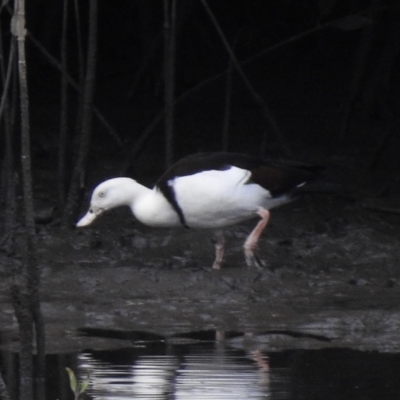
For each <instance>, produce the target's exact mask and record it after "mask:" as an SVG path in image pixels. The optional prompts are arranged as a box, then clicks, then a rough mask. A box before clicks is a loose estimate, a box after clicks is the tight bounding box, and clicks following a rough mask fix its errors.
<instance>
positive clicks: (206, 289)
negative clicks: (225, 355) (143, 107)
mask: <svg viewBox="0 0 400 400" xmlns="http://www.w3.org/2000/svg"><path fill="white" fill-rule="evenodd" d="M382 210H385V209H384V208H383V207H379V211H378V208H376V207H370V206H366V203H365V201H361V200H358V201H355V200H352V199H349V198H343V197H340V196H333V195H328V194H319V195H311V194H310V195H306V196H304V197H303V198H302V199H300V200H297V201H295V202H293V203H291V204H288V205H286V206H284V207H281V208H280V209H277V210H274V212H273V213H272V218H271V222H270V226H269V228H268V229H267V230H266V231H265V233H264V235H263V237H262V239H261V241H260V245H259V248H258V255H259V257H260V258H261V259H262V260H264V261H265V263H266V265H265V267H264V268H263V269H262V270H257V269H252V268H249V267H247V266H246V265H245V262H244V256H243V252H242V245H243V242H244V240H245V238H246V235H247V234H248V232H249V231H250V230H251V229H252V227H253V226H254V224H255V223H256V220H254V221H249V222H248V223H246V224H243V225H238V226H235V227H233V228H231V229H229V230H227V253H226V262H225V264H224V266H223V268H222V269H221V270H220V271H216V270H212V268H211V265H212V262H213V257H214V244H213V240H214V239H213V235H212V232H210V231H196V230H193V231H192V230H187V229H182V230H172V229H171V230H170V229H167V230H163V229H152V228H148V227H144V226H143V225H141V224H139V223H138V222H137V221H135V220H134V218H133V217H132V216H131V215H130V212H129V210H128V209H119V210H115V211H111V212H109V213H108V214H106V215H104V216H103V217H102V218H101V219H99V221H97V222H96V223H95V224H93V226H90V227H88V228H85V229H76V230H73V231H70V232H65V231H63V230H61V228H59V227H58V226H57V225H52V224H48V225H39V227H38V235H39V244H38V249H37V250H38V257H39V263H40V269H41V278H42V283H41V301H42V311H43V314H44V318H45V322H46V334H47V351H48V352H50V353H61V352H71V351H78V350H80V349H82V348H85V347H87V348H93V349H102V348H110V347H114V346H115V347H120V346H121V344H122V342H123V340H122V341H121V339H119V338H118V337H117V338H114V339H110V338H101V337H98V338H94V337H88V336H85V335H82V334H79V330H80V329H82V328H84V329H87V328H93V329H112V330H116V331H127V332H130V331H132V332H133V331H135V332H136V331H143V332H150V333H154V334H157V335H162V336H167V337H168V336H172V335H177V334H182V333H184V332H191V331H199V330H216V331H238V332H252V333H263V332H267V334H266V335H261V336H258V338H257V340H261V342H260V343H258V344H257V346H258V347H260V346H261V347H262V346H266V347H268V348H269V349H286V348H296V347H297V348H299V347H301V348H321V347H349V348H354V349H360V350H379V351H389V352H397V351H398V350H400V336H399V334H398V332H399V329H400V302H399V299H400V265H399V264H400V262H399V260H400V247H399V242H400V241H399V239H400V229H399V227H400V215H398V214H396V213H392V212H384V211H382ZM386 211H387V210H386ZM0 272H1V276H2V279H1V283H0V304H1V306H0V326H1V330H2V332H1V333H2V334H3V335H2V337H3V339H2V343H1V345H2V347H3V349H16V348H17V347H18V333H17V323H16V320H15V317H14V312H13V309H12V306H11V303H10V299H9V293H8V287H9V285H10V278H9V277H8V274H7V270H6V267H5V265H3V267H1V271H0ZM274 332H275V333H274ZM318 337H323V338H324V339H325V340H318V339H316V338H318ZM259 338H262V339H259Z"/></svg>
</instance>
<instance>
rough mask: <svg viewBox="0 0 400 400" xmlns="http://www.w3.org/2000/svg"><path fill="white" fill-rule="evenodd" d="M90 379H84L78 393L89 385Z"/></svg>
mask: <svg viewBox="0 0 400 400" xmlns="http://www.w3.org/2000/svg"><path fill="white" fill-rule="evenodd" d="M89 383H90V380H89V379H85V380H84V381H83V382H82V383H81V384H80V388H79V393H83V392H84V391H85V390H86V389H87V388H88V386H89Z"/></svg>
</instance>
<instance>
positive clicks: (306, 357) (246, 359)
mask: <svg viewBox="0 0 400 400" xmlns="http://www.w3.org/2000/svg"><path fill="white" fill-rule="evenodd" d="M271 332H272V331H271ZM271 332H270V333H268V334H265V333H264V334H263V335H252V336H249V335H243V334H237V333H231V334H227V335H225V340H221V339H222V338H223V337H222V335H221V334H219V335H218V337H217V338H216V336H215V332H200V333H191V334H187V335H182V336H179V337H172V338H171V337H169V338H162V337H160V336H154V335H153V336H151V335H146V334H145V333H143V332H140V333H138V332H121V331H119V332H114V331H110V332H105V331H98V332H94V331H88V332H87V333H88V334H94V333H96V334H97V335H103V337H105V336H106V335H109V336H114V337H117V336H118V337H119V338H124V342H121V343H125V344H126V348H119V349H117V350H103V351H84V352H81V353H78V354H64V355H55V354H54V355H48V356H47V357H46V367H47V370H46V391H47V393H46V399H49V400H50V399H52V400H54V399H60V400H63V399H65V400H66V399H70V398H72V397H71V396H72V393H71V390H70V387H69V382H68V378H67V374H66V372H65V367H70V368H72V369H73V370H74V371H75V372H76V373H77V375H78V377H79V378H80V379H84V378H85V377H86V375H87V372H88V371H89V370H90V371H91V385H90V387H89V391H88V394H89V396H86V397H85V398H88V399H96V400H100V399H102V400H106V399H107V400H111V399H113V400H116V399H119V400H124V399H141V400H146V399H152V400H157V399H159V400H169V399H176V400H187V399H188V400H196V399H201V400H220V399H221V400H225V399H238V400H239V399H240V400H243V399H250V400H252V399H265V398H267V397H268V398H269V399H273V400H277V399H278V400H285V399H291V400H299V399H324V400H331V399H332V400H348V399H353V400H358V399H360V400H369V399H371V400H375V399H376V400H378V399H379V400H389V399H390V400H391V399H396V400H397V399H398V398H399V393H400V379H399V378H398V377H399V373H400V352H399V353H398V354H389V353H379V352H376V351H369V352H367V351H365V352H363V351H355V350H351V349H340V348H323V349H319V350H315V349H314V350H308V349H305V348H303V349H299V348H297V349H291V350H285V351H271V350H268V348H269V347H270V348H272V343H271V340H272V339H271V338H274V340H275V341H276V340H279V341H280V343H281V341H282V340H284V337H283V336H290V337H295V338H296V340H299V341H300V343H305V342H304V337H303V336H304V335H298V334H296V333H293V332H289V333H287V332H285V333H284V335H282V334H281V333H280V332H278V331H274V332H273V333H271ZM278 336H279V337H278ZM312 340H319V341H321V340H323V338H319V337H313V338H312ZM325 343H326V345H328V346H330V345H331V343H330V342H325ZM308 345H309V343H308ZM18 362H19V361H18V354H17V353H11V352H0V371H1V373H2V376H3V379H4V382H5V383H6V385H7V387H8V389H9V391H10V394H11V397H12V399H13V400H17V399H18V396H19V394H20V393H19V388H18V386H17V385H18V381H19V380H18ZM0 398H1V396H0ZM36 400H43V398H42V397H41V398H39V397H36Z"/></svg>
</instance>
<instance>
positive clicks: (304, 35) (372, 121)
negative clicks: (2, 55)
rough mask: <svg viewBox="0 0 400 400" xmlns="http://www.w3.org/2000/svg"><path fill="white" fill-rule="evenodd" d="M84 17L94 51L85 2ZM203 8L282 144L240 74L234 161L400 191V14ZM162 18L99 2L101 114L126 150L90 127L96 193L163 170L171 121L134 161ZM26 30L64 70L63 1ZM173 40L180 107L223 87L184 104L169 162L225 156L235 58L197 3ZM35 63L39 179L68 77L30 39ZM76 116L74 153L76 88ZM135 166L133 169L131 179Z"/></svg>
mask: <svg viewBox="0 0 400 400" xmlns="http://www.w3.org/2000/svg"><path fill="white" fill-rule="evenodd" d="M70 3H71V2H70ZM79 4H80V7H81V27H82V30H83V37H84V41H86V36H87V29H88V12H89V11H88V8H89V2H88V1H79ZM209 6H210V8H211V9H212V11H213V13H214V15H215V17H216V19H217V20H218V23H219V25H220V27H221V29H222V30H223V32H224V34H225V35H226V38H227V40H228V41H229V43H230V45H231V46H232V47H233V48H234V52H235V54H236V56H237V58H238V60H239V61H240V62H241V63H242V67H243V70H244V72H245V74H246V76H247V78H248V79H249V81H250V82H251V84H252V86H253V88H254V89H255V91H256V92H257V93H258V94H259V95H260V96H261V97H262V99H263V100H264V101H265V104H266V105H267V106H268V108H269V110H270V112H271V114H272V115H273V117H274V118H275V120H276V122H277V126H278V127H279V131H280V135H281V138H282V140H281V141H279V140H277V133H276V131H275V130H274V129H273V127H272V126H271V124H270V123H269V121H267V120H266V119H265V117H264V114H263V112H262V110H261V109H260V107H259V105H258V104H257V103H256V101H255V100H254V98H253V97H252V96H251V94H250V92H249V90H248V89H247V88H246V86H245V85H244V84H243V80H242V78H241V77H240V76H239V74H238V73H237V72H236V71H235V70H234V71H233V75H232V85H231V97H230V100H231V108H230V111H231V114H230V121H229V143H228V149H229V151H237V152H245V153H249V154H257V155H259V154H261V155H263V156H283V157H290V158H295V159H300V160H303V161H309V162H315V163H322V164H326V165H328V167H330V166H331V167H332V171H334V173H333V174H334V175H339V176H340V179H343V180H344V181H346V183H350V184H353V185H355V186H357V187H361V188H362V189H363V190H368V191H369V192H370V193H372V194H376V195H387V194H394V193H396V192H397V191H398V190H399V178H398V176H399V174H398V172H399V168H400V159H399V157H398V153H399V150H400V138H399V132H398V130H399V111H398V110H399V96H398V93H399V50H400V5H399V4H398V2H397V1H395V0H370V1H361V0H320V1H317V0H314V1H313V0H310V1H299V0H292V1H290V0H280V1H270V0H246V1H233V0H218V1H215V0H210V1H209ZM69 11H70V12H69V28H68V32H69V33H68V54H69V61H68V70H69V74H70V75H71V76H72V77H74V78H75V79H78V60H77V51H78V50H77V39H76V24H75V22H74V21H75V17H74V13H73V4H70V5H69ZM163 13H164V10H163V2H162V1H161V0H141V1H133V0H113V1H103V0H99V19H98V29H99V36H98V51H97V72H96V75H97V78H96V82H97V84H96V92H95V105H96V106H97V107H98V108H99V109H100V111H101V112H102V113H103V115H104V116H105V118H106V119H107V121H108V122H109V123H110V125H111V126H112V127H113V128H114V129H115V132H116V134H117V135H118V137H119V138H120V139H121V142H120V143H118V140H116V139H115V138H114V137H113V136H112V135H110V134H109V133H108V132H107V130H106V129H105V128H104V126H103V125H102V124H100V123H99V122H98V120H97V119H96V118H94V119H93V122H94V124H93V134H92V140H91V151H90V163H89V175H88V176H89V185H91V186H92V185H93V184H94V183H98V181H101V180H103V179H105V178H107V177H110V176H115V175H119V174H120V173H126V174H129V175H134V176H135V177H137V178H138V179H146V177H150V178H149V180H153V179H154V178H155V177H156V176H157V175H158V174H160V173H161V172H162V170H163V169H164V167H165V163H164V149H165V139H164V125H163V120H161V121H160V122H159V123H158V124H157V125H156V126H155V129H153V130H151V132H150V133H149V134H148V136H147V140H146V141H145V143H144V145H143V146H142V147H141V148H140V151H138V152H136V153H135V154H132V152H131V150H132V147H133V146H134V145H135V143H136V141H137V140H138V138H139V137H140V135H141V134H142V132H143V131H144V130H145V129H146V128H147V127H148V126H149V125H150V124H151V123H152V121H153V119H154V117H155V116H157V115H158V113H159V112H160V111H161V110H162V109H163V107H164V78H163V51H164V50H163V40H164V39H163V18H164V17H163ZM2 16H3V19H2V27H3V41H4V43H5V48H7V40H9V38H10V34H9V32H8V14H7V13H6V12H5V11H3V12H2ZM26 17H27V29H28V31H29V32H30V33H31V34H32V35H33V36H34V37H35V38H36V39H37V40H38V41H39V42H41V43H42V44H43V46H44V47H45V48H46V49H47V50H48V51H49V52H50V53H51V54H52V55H53V56H54V57H56V58H58V59H59V57H60V40H61V22H62V2H61V1H60V0H57V1H56V0H35V1H28V2H27V10H26ZM176 29H177V49H176V57H177V59H176V96H177V97H178V98H179V96H181V95H183V94H185V93H186V92H187V91H188V90H190V89H192V88H194V87H195V86H196V85H198V84H199V83H201V82H204V81H206V80H207V79H209V78H212V77H215V76H217V77H216V78H215V79H212V80H211V81H210V82H209V83H207V84H205V85H203V86H202V87H201V88H200V89H198V90H194V91H192V92H191V93H190V94H188V95H187V96H186V97H185V98H184V100H182V101H178V102H177V104H176V120H175V129H174V135H175V142H174V159H175V160H176V159H178V158H180V157H182V156H184V155H187V154H190V153H193V152H196V151H217V150H221V148H222V137H221V135H222V133H221V132H222V128H223V120H224V112H225V111H224V107H225V102H226V91H227V86H226V81H227V74H226V70H227V69H228V65H229V55H228V52H227V51H226V48H225V47H224V45H223V43H222V41H221V39H220V37H219V36H218V34H217V31H216V29H215V26H214V25H213V24H212V22H211V19H210V17H209V15H208V14H207V12H206V11H205V8H204V7H203V5H202V3H201V2H200V1H199V0H184V1H183V0H180V1H178V10H177V26H176ZM288 41H289V42H288ZM274 46H276V47H274ZM84 47H85V46H84ZM84 50H85V49H84ZM27 51H28V53H27V54H28V60H27V65H28V84H29V89H30V102H31V103H30V104H31V107H30V111H31V135H32V149H33V150H32V151H33V160H34V167H35V168H36V169H41V170H43V169H44V170H47V171H52V170H53V169H54V168H55V165H56V155H57V151H56V148H57V133H58V130H59V114H60V72H59V70H57V69H56V68H54V67H53V66H52V65H51V64H50V63H49V62H48V59H47V58H46V57H44V56H43V54H42V52H41V51H40V50H39V49H38V48H37V47H36V46H35V45H33V44H32V42H31V41H29V39H27ZM221 73H222V74H221ZM218 74H220V75H219V76H218ZM69 103H70V104H69V105H70V109H69V114H70V118H69V120H68V123H69V127H68V130H69V135H70V140H69V144H70V147H71V148H70V152H71V153H73V150H74V147H76V142H77V140H78V139H77V137H78V134H77V133H76V132H75V122H74V121H75V118H76V105H77V103H78V95H77V92H76V91H75V90H74V89H71V90H70V93H69ZM72 160H73V157H71V158H70V163H72V162H73V161H72ZM127 160H128V164H129V168H128V170H125V171H123V168H122V163H123V162H124V161H125V162H126V161H127Z"/></svg>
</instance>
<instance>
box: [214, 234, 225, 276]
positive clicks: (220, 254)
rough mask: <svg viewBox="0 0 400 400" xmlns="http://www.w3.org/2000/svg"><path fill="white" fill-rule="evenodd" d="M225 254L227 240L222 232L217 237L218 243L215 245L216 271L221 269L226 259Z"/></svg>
mask: <svg viewBox="0 0 400 400" xmlns="http://www.w3.org/2000/svg"><path fill="white" fill-rule="evenodd" d="M224 253H225V239H224V234H223V233H222V232H221V233H219V234H218V235H217V243H215V260H214V264H213V266H212V267H213V268H214V269H221V264H222V261H223V259H224Z"/></svg>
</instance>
